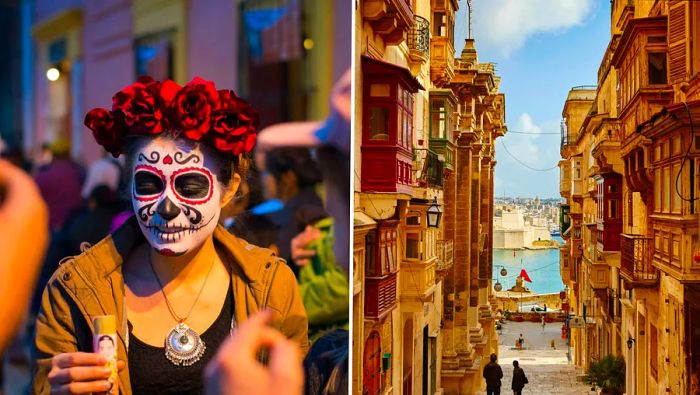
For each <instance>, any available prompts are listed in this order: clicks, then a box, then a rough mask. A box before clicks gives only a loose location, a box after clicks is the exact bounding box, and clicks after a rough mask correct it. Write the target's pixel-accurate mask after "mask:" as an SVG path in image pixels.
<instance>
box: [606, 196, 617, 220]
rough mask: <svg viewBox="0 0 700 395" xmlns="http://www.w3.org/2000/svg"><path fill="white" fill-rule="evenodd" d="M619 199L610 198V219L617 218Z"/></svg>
mask: <svg viewBox="0 0 700 395" xmlns="http://www.w3.org/2000/svg"><path fill="white" fill-rule="evenodd" d="M617 210H618V207H617V200H616V199H611V200H608V218H610V219H617Z"/></svg>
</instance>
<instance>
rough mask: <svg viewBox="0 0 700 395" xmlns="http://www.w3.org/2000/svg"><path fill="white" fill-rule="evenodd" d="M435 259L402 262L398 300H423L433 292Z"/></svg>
mask: <svg viewBox="0 0 700 395" xmlns="http://www.w3.org/2000/svg"><path fill="white" fill-rule="evenodd" d="M437 260H438V259H437V257H433V258H431V259H429V260H427V261H423V262H421V261H410V260H408V261H403V262H401V270H399V276H400V277H399V279H400V281H401V292H400V298H401V299H402V300H405V299H414V300H415V299H421V300H425V299H427V298H428V297H430V296H431V295H432V294H433V292H435V266H436V264H437Z"/></svg>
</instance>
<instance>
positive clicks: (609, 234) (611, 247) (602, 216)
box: [596, 172, 622, 251]
mask: <svg viewBox="0 0 700 395" xmlns="http://www.w3.org/2000/svg"><path fill="white" fill-rule="evenodd" d="M596 182H597V184H598V195H597V202H596V212H597V215H596V222H597V225H598V249H599V250H603V251H619V250H620V233H621V231H622V217H621V215H620V202H621V201H622V193H621V184H622V176H621V175H619V174H617V173H613V172H610V173H605V174H603V175H600V176H596Z"/></svg>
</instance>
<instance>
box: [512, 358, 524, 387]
mask: <svg viewBox="0 0 700 395" xmlns="http://www.w3.org/2000/svg"><path fill="white" fill-rule="evenodd" d="M527 383H528V381H527V377H526V376H525V371H524V370H523V368H521V367H520V366H519V364H518V361H513V382H512V384H511V389H512V390H513V395H521V394H522V390H523V388H524V387H525V384H527Z"/></svg>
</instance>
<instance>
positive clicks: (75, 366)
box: [49, 352, 126, 395]
mask: <svg viewBox="0 0 700 395" xmlns="http://www.w3.org/2000/svg"><path fill="white" fill-rule="evenodd" d="M106 363H107V360H106V359H105V358H104V357H103V356H101V355H100V354H97V353H87V352H71V353H65V354H58V355H56V356H55V357H53V359H52V360H51V371H50V372H49V384H51V394H52V395H63V394H90V393H93V392H97V393H104V392H107V391H109V389H110V388H112V385H113V383H112V382H110V381H108V380H107V379H108V378H109V375H110V374H111V370H110V369H109V368H106V367H105V364H106ZM125 366H126V364H125V363H124V361H118V362H117V369H118V370H120V371H121V370H122V369H124V367H125Z"/></svg>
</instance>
